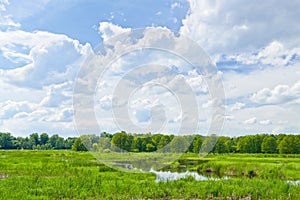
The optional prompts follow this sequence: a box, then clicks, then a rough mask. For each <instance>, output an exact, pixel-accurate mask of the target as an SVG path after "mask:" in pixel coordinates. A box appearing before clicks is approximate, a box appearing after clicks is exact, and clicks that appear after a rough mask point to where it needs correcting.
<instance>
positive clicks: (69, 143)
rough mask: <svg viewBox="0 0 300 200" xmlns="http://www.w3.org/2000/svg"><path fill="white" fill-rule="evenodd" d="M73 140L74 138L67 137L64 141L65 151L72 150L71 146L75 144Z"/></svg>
mask: <svg viewBox="0 0 300 200" xmlns="http://www.w3.org/2000/svg"><path fill="white" fill-rule="evenodd" d="M75 139H76V138H74V137H68V138H67V139H66V140H65V148H66V149H72V146H73V144H74V142H75Z"/></svg>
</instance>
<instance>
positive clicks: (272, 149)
mask: <svg viewBox="0 0 300 200" xmlns="http://www.w3.org/2000/svg"><path fill="white" fill-rule="evenodd" d="M261 150H262V152H263V153H277V143H276V139H275V137H274V135H270V136H266V137H265V138H264V139H263V142H262V144H261Z"/></svg>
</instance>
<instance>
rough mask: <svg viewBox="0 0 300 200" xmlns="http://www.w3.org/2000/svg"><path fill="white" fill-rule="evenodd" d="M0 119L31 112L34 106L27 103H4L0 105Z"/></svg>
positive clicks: (9, 101)
mask: <svg viewBox="0 0 300 200" xmlns="http://www.w3.org/2000/svg"><path fill="white" fill-rule="evenodd" d="M0 107H1V110H0V116H1V117H0V118H1V119H9V118H12V117H14V116H15V115H16V114H18V113H21V112H22V113H28V112H32V111H33V110H34V108H35V106H34V104H32V103H30V102H28V101H22V102H16V101H11V100H8V101H5V102H2V103H0Z"/></svg>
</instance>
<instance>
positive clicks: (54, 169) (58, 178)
mask: <svg viewBox="0 0 300 200" xmlns="http://www.w3.org/2000/svg"><path fill="white" fill-rule="evenodd" d="M135 155H137V156H138V157H140V158H145V157H147V156H148V157H151V156H152V154H151V153H139V154H135ZM101 156H103V157H106V156H109V155H107V154H103V155H101ZM129 162H130V160H129ZM168 170H171V171H186V170H189V171H198V172H199V173H202V174H205V173H206V172H207V171H209V172H210V173H212V175H213V176H228V177H229V179H227V180H223V179H221V180H206V181H196V180H194V178H193V177H186V178H184V179H180V180H176V181H167V182H156V181H155V179H156V175H155V174H154V173H126V172H120V171H116V170H114V169H111V168H109V167H106V166H105V165H103V164H101V163H100V162H97V160H96V159H95V158H94V157H93V156H92V155H91V154H90V153H88V152H72V151H63V150H60V151H55V150H49V151H46V150H45V151H27V150H26V151H0V194H1V196H0V198H1V199H245V198H248V199H250V197H251V199H300V193H299V190H300V186H299V185H296V184H290V183H287V180H294V181H295V180H300V155H274V154H273V155H271V154H267V155H265V154H224V155H208V156H206V157H205V158H199V157H198V156H197V155H195V154H185V155H183V156H182V157H181V158H180V159H179V160H177V161H175V162H174V163H172V164H171V165H170V167H169V168H168Z"/></svg>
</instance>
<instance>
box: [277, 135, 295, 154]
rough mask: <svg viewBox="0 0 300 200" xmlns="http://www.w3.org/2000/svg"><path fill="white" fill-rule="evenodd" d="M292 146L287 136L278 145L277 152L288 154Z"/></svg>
mask: <svg viewBox="0 0 300 200" xmlns="http://www.w3.org/2000/svg"><path fill="white" fill-rule="evenodd" d="M292 148H293V147H292V146H291V141H290V137H289V136H285V137H284V138H283V139H282V140H281V141H280V143H279V144H278V151H279V153H280V154H288V153H291V152H292Z"/></svg>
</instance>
